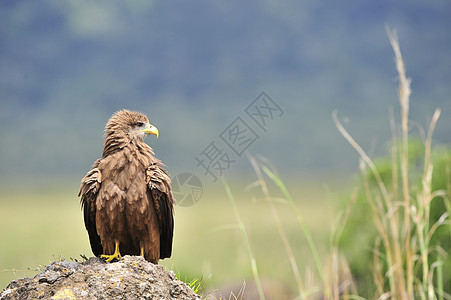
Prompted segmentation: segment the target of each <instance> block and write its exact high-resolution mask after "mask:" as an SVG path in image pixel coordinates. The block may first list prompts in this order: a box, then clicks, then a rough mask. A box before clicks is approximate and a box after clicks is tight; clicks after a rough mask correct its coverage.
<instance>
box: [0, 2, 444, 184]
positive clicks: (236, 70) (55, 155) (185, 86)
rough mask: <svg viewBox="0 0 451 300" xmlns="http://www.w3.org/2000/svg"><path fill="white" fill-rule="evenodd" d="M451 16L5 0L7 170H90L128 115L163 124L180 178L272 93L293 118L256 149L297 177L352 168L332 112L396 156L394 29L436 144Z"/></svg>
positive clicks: (421, 118)
mask: <svg viewBox="0 0 451 300" xmlns="http://www.w3.org/2000/svg"><path fill="white" fill-rule="evenodd" d="M450 13H451V4H450V2H448V1H439V0H436V1H406V0H405V1H397V2H396V3H394V2H391V1H377V2H374V1H371V2H368V1H355V0H346V1H344V2H343V1H341V2H336V3H335V2H318V1H294V0H283V1H277V2H274V1H255V0H253V1H245V2H242V1H206V0H202V1H190V2H188V1H144V0H141V1H127V2H123V1H119V0H115V1H110V0H104V1H96V2H92V1H85V0H84V1H57V0H45V1H13V0H2V1H1V2H0V166H1V167H0V176H1V177H3V178H6V177H8V178H15V177H20V176H30V177H33V176H34V177H36V176H37V175H40V176H63V177H64V176H80V177H81V176H83V174H84V173H85V172H86V171H87V170H88V168H89V166H90V163H92V162H93V161H94V160H95V159H96V158H97V157H99V156H100V155H101V148H102V142H103V141H102V134H103V132H102V131H103V127H104V124H105V123H106V121H107V120H108V118H109V116H110V115H111V114H112V113H113V112H115V111H116V110H118V109H121V108H129V109H134V110H140V111H142V112H144V113H146V114H147V115H148V116H149V118H150V120H151V122H152V123H153V124H154V125H156V126H157V127H158V128H159V129H160V138H159V139H158V140H155V139H152V138H150V139H149V140H148V142H149V144H150V145H151V146H152V147H153V148H154V149H155V150H156V152H157V156H158V157H159V158H161V159H162V160H163V161H164V162H165V163H166V164H167V165H168V166H169V170H170V171H171V173H173V174H174V173H177V172H181V171H188V172H194V171H195V172H200V173H202V170H201V169H199V168H198V167H196V161H195V157H196V156H197V155H199V153H200V152H202V151H203V149H204V148H205V147H206V146H207V145H208V144H209V143H210V142H211V141H213V140H215V139H218V136H219V135H220V133H221V132H223V130H224V129H225V128H226V127H227V126H228V125H229V124H230V123H231V122H232V121H233V120H234V119H235V118H236V117H237V116H243V115H244V110H245V108H246V107H247V106H248V105H249V104H250V103H251V102H252V101H253V100H254V99H255V98H256V97H257V96H258V95H259V94H260V93H261V92H263V91H264V92H266V93H267V94H268V95H269V96H270V97H271V99H273V100H274V101H275V102H276V103H277V104H278V105H279V106H280V107H281V108H282V109H283V112H284V113H283V115H282V116H281V117H280V118H278V119H275V120H273V122H272V123H271V124H270V126H268V129H267V131H266V132H265V131H262V130H259V128H257V129H255V130H256V133H257V134H258V136H259V139H258V140H257V141H256V142H255V143H254V144H253V145H252V147H250V148H249V150H250V152H252V153H261V154H263V155H265V156H267V157H269V158H270V159H271V160H272V161H273V163H274V164H275V165H276V166H277V167H278V168H279V169H281V170H282V171H285V172H288V173H291V174H313V173H314V174H321V173H323V172H330V173H338V172H340V173H346V172H350V171H352V170H354V169H355V166H356V164H357V159H356V158H357V156H356V155H355V154H354V152H353V151H352V150H351V148H350V147H349V146H348V145H347V144H346V142H345V141H344V139H343V138H342V137H341V136H340V134H339V133H338V131H337V130H336V129H335V127H334V125H333V123H332V121H331V112H332V111H333V110H335V109H336V110H338V112H339V115H340V117H341V119H342V120H344V121H348V122H347V124H346V125H347V127H348V128H349V130H350V131H351V133H353V134H354V136H355V138H356V139H357V140H359V141H360V142H361V143H362V145H363V146H364V147H365V148H366V149H368V151H370V152H373V153H378V151H381V150H384V147H385V146H386V145H385V142H386V141H387V140H388V139H389V137H390V128H389V124H388V119H389V107H390V106H392V107H394V110H395V111H397V96H396V77H395V76H396V72H395V68H394V63H393V53H392V50H391V48H390V45H389V42H388V39H387V37H386V33H385V30H384V26H385V25H389V26H390V27H391V28H395V29H397V31H398V33H399V36H400V42H401V47H402V50H403V54H404V57H405V61H406V64H407V73H408V76H410V77H411V78H412V80H413V81H412V89H413V94H412V101H411V106H412V114H411V118H412V119H413V120H415V121H416V122H418V124H419V125H420V126H426V124H427V123H428V120H429V118H430V116H431V115H432V113H433V111H434V109H435V108H436V107H440V108H441V109H442V118H441V120H440V121H439V124H438V129H437V131H436V135H435V137H436V139H437V140H438V141H440V142H442V143H449V142H450V141H451V140H450V131H449V128H451V117H450V116H451V101H450V100H451V99H450V96H451V85H450V82H451V54H450V51H449V49H450V48H451V32H450V31H449V28H451V18H449V16H450ZM414 130H416V129H414ZM239 159H240V160H239V162H237V163H235V164H234V166H233V169H234V170H238V171H239V170H241V168H242V165H243V164H246V165H247V164H248V163H247V162H245V158H239Z"/></svg>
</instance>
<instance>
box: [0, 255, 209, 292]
mask: <svg viewBox="0 0 451 300" xmlns="http://www.w3.org/2000/svg"><path fill="white" fill-rule="evenodd" d="M7 299H21V300H22V299H197V300H200V297H199V296H198V295H196V294H195V293H194V292H193V291H192V290H191V289H190V288H189V287H188V286H187V285H186V284H185V283H183V282H181V281H179V280H177V279H176V276H175V274H174V272H172V271H171V272H166V271H165V270H164V268H163V267H162V266H160V265H154V264H152V263H150V262H148V261H146V260H145V259H144V258H143V257H141V256H128V255H126V256H124V257H123V258H121V260H120V261H118V262H115V263H105V262H104V261H103V260H101V259H99V258H97V257H93V258H90V259H89V260H87V261H85V262H83V263H78V262H69V261H60V262H56V261H54V262H52V263H51V264H50V265H48V266H47V267H46V268H45V269H44V271H43V272H42V273H40V274H37V275H36V276H35V277H33V278H28V277H25V278H22V279H17V280H14V281H12V282H11V283H10V284H9V285H8V286H7V287H6V288H5V289H4V290H3V291H2V293H1V294H0V300H7Z"/></svg>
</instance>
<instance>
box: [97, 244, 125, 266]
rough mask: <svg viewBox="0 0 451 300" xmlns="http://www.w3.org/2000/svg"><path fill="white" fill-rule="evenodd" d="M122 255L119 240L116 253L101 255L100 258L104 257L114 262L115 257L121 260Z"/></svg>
mask: <svg viewBox="0 0 451 300" xmlns="http://www.w3.org/2000/svg"><path fill="white" fill-rule="evenodd" d="M121 257H122V256H121V253H120V252H119V243H118V242H116V247H115V249H114V253H113V254H111V255H108V254H102V255H100V258H104V259H105V261H107V262H112V261H113V260H114V259H117V260H119V259H120V258H121Z"/></svg>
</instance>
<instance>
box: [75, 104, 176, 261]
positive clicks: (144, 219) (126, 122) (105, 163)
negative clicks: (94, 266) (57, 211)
mask: <svg viewBox="0 0 451 300" xmlns="http://www.w3.org/2000/svg"><path fill="white" fill-rule="evenodd" d="M148 122H149V121H148V119H147V117H146V116H144V115H143V114H140V113H136V112H131V111H127V110H122V111H119V112H117V113H116V114H114V115H113V116H112V117H111V118H110V120H109V121H108V123H107V125H106V127H105V145H104V150H103V155H102V158H101V159H98V160H97V161H96V162H95V163H94V165H93V166H92V168H91V170H90V171H89V172H88V173H87V174H86V176H85V177H84V178H83V179H82V184H81V187H80V192H79V196H81V203H82V207H83V212H84V221H85V227H86V229H87V231H88V234H89V238H90V243H91V248H92V251H93V253H94V254H95V255H100V254H111V253H113V252H114V251H115V244H116V243H119V249H120V253H121V254H122V255H125V254H129V255H140V254H141V253H142V252H141V251H143V254H144V257H145V258H146V259H147V260H148V261H151V262H153V263H157V262H158V260H159V259H163V258H166V257H170V256H171V251H172V236H173V230H174V221H173V205H174V201H173V196H172V191H171V185H170V184H171V181H170V179H169V175H168V174H167V172H166V171H165V170H164V168H163V164H162V163H161V161H160V160H158V159H156V158H155V157H154V156H153V154H154V152H153V150H152V148H151V147H149V146H148V145H147V144H146V143H145V142H144V141H143V137H144V135H143V134H141V133H140V131H138V130H136V126H137V125H136V124H141V123H148Z"/></svg>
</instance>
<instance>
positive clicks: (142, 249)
mask: <svg viewBox="0 0 451 300" xmlns="http://www.w3.org/2000/svg"><path fill="white" fill-rule="evenodd" d="M139 255H140V256H142V257H144V247H141V254H139Z"/></svg>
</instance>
